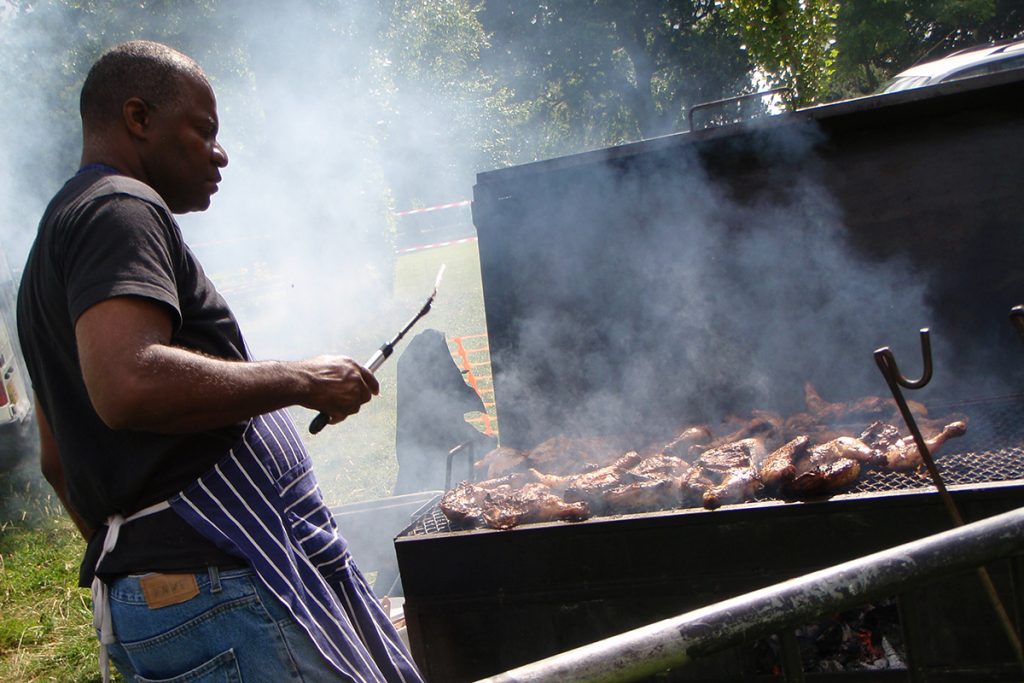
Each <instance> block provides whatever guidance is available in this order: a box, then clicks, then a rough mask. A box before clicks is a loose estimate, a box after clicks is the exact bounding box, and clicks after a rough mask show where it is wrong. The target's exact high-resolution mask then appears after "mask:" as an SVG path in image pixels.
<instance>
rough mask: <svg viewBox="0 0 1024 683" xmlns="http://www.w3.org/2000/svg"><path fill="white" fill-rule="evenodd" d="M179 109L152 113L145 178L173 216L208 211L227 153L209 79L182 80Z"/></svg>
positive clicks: (175, 107)
mask: <svg viewBox="0 0 1024 683" xmlns="http://www.w3.org/2000/svg"><path fill="white" fill-rule="evenodd" d="M183 80H184V82H183V84H182V88H183V91H184V95H183V97H182V98H181V102H180V103H179V104H177V105H169V106H165V107H153V108H151V110H150V114H151V118H150V133H151V137H150V143H151V144H150V145H148V147H147V150H146V155H145V159H144V162H143V163H144V167H145V172H146V180H147V182H148V183H149V184H150V186H152V187H153V189H154V190H156V191H157V192H158V193H159V194H160V196H161V197H163V199H164V201H165V202H167V206H169V207H170V209H171V211H173V212H174V213H187V212H189V211H204V210H206V209H207V208H209V206H210V197H211V195H213V193H214V192H216V191H217V183H219V182H220V169H222V168H224V167H225V166H227V165H228V155H227V153H226V152H225V151H224V148H223V147H221V146H220V144H218V142H217V131H218V126H219V122H218V119H217V101H216V99H215V98H214V96H213V91H212V90H211V89H210V86H209V85H208V84H207V83H205V82H204V81H200V80H197V79H192V78H184V77H183Z"/></svg>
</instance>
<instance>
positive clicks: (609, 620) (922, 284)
mask: <svg viewBox="0 0 1024 683" xmlns="http://www.w3.org/2000/svg"><path fill="white" fill-rule="evenodd" d="M1021 101H1024V79H1022V78H1021V76H1020V74H1019V73H1018V74H1016V75H1014V74H1013V73H1012V72H1011V73H1008V74H1000V75H995V76H992V77H986V78H984V79H977V80H974V81H969V82H961V83H956V84H949V85H944V86H940V87H937V88H929V89H922V90H918V91H908V92H905V93H899V94H896V95H891V96H884V97H875V98H867V99H863V100H856V101H850V102H843V103H838V104H834V105H829V106H825V107H820V108H817V109H813V110H805V111H800V112H796V113H792V114H787V115H783V116H778V117H773V118H771V119H769V120H767V121H764V122H761V123H759V124H756V125H753V124H752V125H742V126H729V127H725V128H719V129H712V130H705V131H698V132H695V133H690V134H682V135H677V136H670V137H667V138H660V139H656V140H651V141H646V142H643V143H637V144H633V145H626V146H623V147H618V148H613V149H608V150H599V151H595V152H591V153H587V154H581V155H577V156H573V157H566V158H561V159H554V160H551V161H547V162H540V163H536V164H529V165H526V166H521V167H515V168H509V169H503V170H499V171H494V172H491V173H484V174H481V175H479V176H478V179H477V186H476V188H475V197H474V200H475V201H474V221H475V223H476V226H477V231H478V236H479V245H480V255H481V272H482V277H483V282H484V297H485V304H486V308H487V322H488V332H489V336H490V346H491V353H492V362H493V365H494V376H495V393H496V397H497V401H498V406H499V410H500V420H501V423H500V424H501V437H502V443H503V444H504V445H508V446H513V447H518V448H530V447H532V446H534V445H536V444H537V443H539V442H540V441H542V440H543V439H545V438H548V437H551V436H554V435H556V434H560V433H567V434H581V435H601V434H616V433H622V432H623V431H624V430H634V431H638V432H642V433H643V432H650V433H654V432H655V431H656V430H657V429H658V428H659V425H664V424H665V422H666V421H669V420H674V421H676V422H678V421H679V420H680V419H681V418H684V417H685V418H687V419H689V420H691V421H692V422H694V423H698V422H703V421H713V420H715V419H716V418H721V417H723V416H725V415H726V414H728V413H735V414H746V413H748V412H749V411H751V410H755V409H766V410H773V411H777V412H779V413H782V414H791V413H793V412H798V411H799V409H800V405H799V404H800V401H801V398H802V391H801V387H802V384H803V383H804V382H812V383H813V384H814V385H815V386H816V387H817V388H818V389H819V391H820V393H821V394H822V396H825V397H827V398H828V399H830V400H834V401H839V400H852V399H855V398H858V397H860V396H864V395H885V394H886V393H887V389H886V386H885V383H884V381H883V380H882V379H881V377H880V375H879V373H878V370H877V368H876V367H875V365H874V362H873V359H872V357H871V353H872V351H873V350H874V349H875V348H877V347H879V346H882V345H891V346H892V347H893V348H894V350H895V351H896V353H897V354H898V355H899V356H900V357H901V358H909V359H913V358H914V356H915V353H916V351H915V349H916V346H917V339H916V335H917V330H918V329H919V328H920V327H922V326H929V327H930V328H931V330H932V339H933V346H934V349H935V373H934V379H933V380H932V382H931V384H930V385H929V386H928V387H927V388H926V389H924V390H922V391H920V392H916V395H915V396H913V398H914V399H915V400H920V401H922V402H923V403H925V405H927V406H928V408H929V411H930V412H931V414H933V415H936V416H938V415H942V414H944V413H945V412H950V413H959V414H963V415H966V416H967V417H968V420H969V429H968V433H967V435H966V436H964V437H962V439H960V440H958V441H953V442H950V444H948V445H947V448H946V449H945V450H944V451H942V452H940V453H939V454H938V457H937V463H938V466H939V468H940V470H941V472H942V476H943V479H944V481H945V483H946V486H947V487H948V488H949V489H950V491H951V493H952V495H953V497H954V499H955V500H956V503H957V505H958V506H959V507H960V509H961V511H962V513H963V516H964V518H965V519H966V520H967V521H968V522H970V521H975V520H979V519H982V518H985V517H988V516H991V515H993V514H996V513H999V512H1003V511H1006V510H1009V509H1013V508H1016V507H1019V506H1020V505H1021V504H1022V502H1024V426H1022V420H1021V418H1022V417H1024V397H1022V394H1024V381H1022V380H1024V376H1022V375H1024V349H1022V348H1021V344H1020V338H1019V337H1018V335H1017V332H1016V330H1015V329H1014V328H1013V326H1012V325H1011V324H1010V322H1009V320H1008V318H1007V314H1008V313H1009V312H1010V310H1011V308H1013V307H1014V306H1016V305H1018V304H1020V303H1021V298H1022V297H1024V287H1022V286H1021V285H1022V284H1024V281H1022V280H1024V270H1022V269H1021V267H1020V265H1019V264H1021V263H1024V193H1021V192H1020V190H1019V182H1020V178H1022V177H1024V155H1021V154H1020V150H1021V149H1024V115H1022V113H1021V109H1020V102H1021ZM794 221H796V222H800V221H803V222H805V223H806V224H807V225H809V226H810V228H809V229H806V230H804V232H802V233H801V232H800V231H797V232H793V231H788V230H787V229H788V227H789V226H790V225H791V224H792V223H793V222H794ZM832 226H840V229H839V233H838V236H837V237H835V239H834V240H833V241H832V242H831V243H830V245H831V246H833V247H834V246H835V245H837V244H838V245H839V248H840V251H839V253H840V254H841V255H842V259H840V260H841V261H842V264H844V265H847V266H851V267H852V268H853V269H854V271H853V275H854V276H855V277H853V278H851V274H850V273H846V272H844V273H836V275H835V276H836V277H837V278H840V279H841V282H843V283H844V284H845V286H844V287H836V288H835V290H834V291H832V290H831V289H830V287H829V283H828V282H825V281H821V280H820V278H821V277H822V273H823V272H825V271H826V270H827V268H824V267H822V265H821V263H820V262H819V263H818V264H817V268H818V271H817V272H818V274H817V275H815V276H814V277H810V278H808V275H807V273H808V271H809V270H813V268H808V267H807V264H808V263H809V262H810V261H813V258H811V257H812V256H813V254H809V253H808V251H809V250H810V249H811V246H809V245H808V244H805V243H792V239H793V236H794V235H796V237H797V238H799V239H804V238H807V236H808V235H810V236H811V237H813V235H814V234H817V232H818V231H819V228H820V231H821V232H825V233H827V232H828V231H829V230H830V229H831V227H832ZM776 233H778V234H779V235H782V236H786V239H788V240H790V242H787V241H786V240H782V244H781V245H779V244H773V242H772V240H771V239H770V238H771V237H772V236H773V235H775V234H776ZM677 238H678V239H677ZM751 244H753V245H755V246H756V249H749V250H747V251H758V252H765V251H768V250H772V249H774V251H773V252H772V258H771V259H770V260H769V261H768V263H770V264H774V266H775V270H773V271H772V273H771V276H770V277H765V278H764V280H763V281H760V280H754V281H752V280H751V278H750V275H751V273H750V270H751V263H754V264H755V266H756V267H757V268H759V267H761V266H763V265H764V264H763V263H760V262H757V261H756V259H755V260H753V261H752V260H750V259H752V258H754V256H757V254H754V255H753V256H751V254H749V253H747V251H745V248H746V246H748V245H751ZM709 245H710V246H717V247H719V248H721V247H723V246H725V247H726V250H725V251H722V250H721V249H720V250H719V251H717V252H716V251H707V249H708V247H709ZM730 250H731V251H730ZM745 259H746V260H745ZM609 263H611V264H612V265H613V267H612V268H611V269H610V270H609V269H608V268H607V266H608V264H609ZM709 263H710V264H713V267H709V268H705V265H706V264H709ZM716 264H717V265H716ZM811 265H812V266H814V264H813V263H811ZM694 272H699V273H701V274H702V276H701V277H694V276H693V274H694ZM705 275H706V277H705ZM733 275H735V280H731V279H730V278H732V276H733ZM815 278H819V279H815ZM843 278H846V279H843ZM608 285H612V286H608ZM733 285H735V286H733ZM769 285H770V286H769ZM709 287H711V288H713V291H711V292H705V291H703V289H707V288H709ZM702 288H703V289H702ZM772 289H774V292H772V291H768V290H772ZM808 289H809V290H812V292H811V294H812V295H811V296H810V298H809V299H806V300H805V299H801V298H800V297H802V296H803V295H804V292H805V290H808ZM693 292H696V293H698V294H699V296H697V295H694V294H692V293H693ZM773 294H774V295H775V296H776V297H777V298H775V299H773V298H772V295H773ZM914 302H916V303H917V305H915V306H912V307H911V306H908V304H909V303H914ZM751 303H753V305H749V304H751ZM838 307H844V308H842V314H841V315H835V311H836V310H837V308H838ZM765 309H767V310H768V312H769V313H770V315H769V316H766V317H760V316H758V315H757V312H758V310H765ZM791 309H792V313H793V317H792V319H791V320H789V319H782V316H783V314H785V313H787V312H788V311H790V310H791ZM816 320H821V321H822V325H821V327H820V329H819V328H816V327H815V326H814V324H813V323H814V322H815V321H816ZM847 323H849V324H848V325H847ZM670 351H674V352H670ZM904 363H906V365H908V366H909V367H906V368H905V370H907V371H908V372H909V373H914V372H916V370H915V368H914V367H912V366H913V363H912V362H908V361H904ZM950 527H951V522H950V521H949V517H948V515H947V514H946V512H945V510H944V509H943V506H942V504H941V503H940V502H939V500H938V497H937V495H936V493H935V492H934V489H933V488H932V487H931V486H930V484H929V482H928V480H927V478H925V477H922V476H921V475H919V474H917V473H902V474H898V473H884V474H880V473H874V474H872V475H870V476H868V477H865V478H863V479H862V480H861V481H860V482H859V483H858V484H857V485H856V487H854V488H853V489H852V490H850V491H849V492H847V493H843V494H841V495H836V496H833V497H831V498H829V499H826V500H819V501H812V502H801V503H787V502H783V501H779V500H774V499H761V500H757V501H754V502H750V503H746V504H740V505H731V506H725V507H723V508H721V509H718V510H715V511H706V510H703V509H683V510H670V511H662V512H655V513H645V514H630V515H620V516H613V517H601V518H592V519H590V520H587V521H585V522H580V523H573V524H570V523H551V524H533V525H526V526H523V527H519V528H516V529H512V530H510V531H492V530H454V529H452V528H451V527H450V526H449V525H448V524H447V520H446V519H445V518H444V517H443V515H442V514H441V513H440V511H439V510H436V509H434V510H432V511H429V512H427V514H426V515H425V516H424V517H422V518H421V519H419V520H417V522H416V523H414V524H413V525H412V526H411V527H410V528H409V529H407V530H406V531H405V532H403V533H402V534H401V535H399V537H398V538H397V539H396V551H397V555H398V560H399V566H400V569H401V573H402V579H403V584H404V589H405V599H406V602H405V614H406V619H407V624H408V627H409V635H410V640H411V644H412V649H413V654H414V655H415V657H416V658H417V661H418V662H419V663H420V665H421V667H422V668H423V669H424V671H425V673H426V675H427V676H428V678H430V679H431V680H436V681H446V682H448V681H451V682H458V681H465V680H474V679H476V678H480V677H484V676H487V675H491V674H494V673H497V672H500V671H503V670H506V669H509V668H512V667H515V666H519V665H522V664H525V663H527V662H530V661H534V660H537V659H540V658H543V657H546V656H549V655H552V654H555V653H558V652H561V651H565V650H568V649H570V648H573V647H576V646H579V645H582V644H584V643H588V642H591V641H595V640H598V639H600V638H603V637H606V636H609V635H612V634H615V633H619V632H622V631H625V630H627V629H630V628H635V627H638V626H641V625H644V624H647V623H650V622H652V621H655V620H658V619H662V618H666V617H669V616H673V615H676V614H680V613H682V612H684V611H686V610H688V609H693V608H696V607H700V606H703V605H706V604H710V603H712V602H716V601H719V600H722V599H724V598H728V597H732V596H734V595H739V594H741V593H744V592H746V591H750V590H754V589H757V588H761V587H764V586H767V585H770V584H772V583H775V582H778V581H781V580H785V579H788V578H791V577H794V576H798V575H802V574H805V573H807V572H810V571H813V570H817V569H821V568H824V567H828V566H831V565H834V564H837V563H840V562H843V561H847V560H850V559H853V558H856V557H860V556H862V555H865V554H868V553H871V552H876V551H879V550H882V549H885V548H889V547H892V546H894V545H897V544H899V543H904V542H907V541H910V540H913V539H916V538H920V537H922V536H925V535H928V534H932V533H937V532H939V531H943V530H945V529H949V528H950ZM988 570H989V573H990V574H991V576H992V579H993V581H994V583H995V585H996V588H997V589H998V590H999V592H1000V595H1001V596H1002V600H1003V602H1004V603H1005V604H1006V605H1007V608H1008V610H1009V611H1010V613H1011V615H1014V618H1015V619H1019V615H1020V614H1024V612H1022V608H1024V600H1022V595H1024V593H1022V592H1021V586H1024V584H1022V583H1021V581H1024V564H1022V563H1021V562H1020V561H1019V560H1016V559H1015V560H1013V561H1003V562H1000V563H996V564H993V565H992V566H989V567H988ZM900 621H901V622H902V625H903V628H904V629H905V633H906V634H907V641H908V642H907V646H908V652H907V653H906V657H907V666H908V669H909V670H910V673H908V672H907V671H897V672H892V671H890V672H879V671H872V672H870V673H867V674H863V676H865V677H862V678H856V676H857V674H856V673H851V672H846V673H844V674H842V676H844V678H842V680H924V679H925V678H926V677H927V680H930V681H931V680H965V678H964V677H965V676H966V677H968V678H967V679H976V678H984V679H985V680H1016V679H1017V678H1019V674H1015V673H1012V672H1013V671H1014V669H1013V653H1012V649H1011V647H1010V645H1009V644H1008V643H1007V641H1006V638H1005V637H1004V635H1003V634H1002V632H1001V631H1000V629H999V626H998V624H997V621H996V619H995V618H994V617H993V615H992V608H991V604H990V603H989V601H988V600H987V599H986V596H985V594H984V592H983V590H982V588H981V586H980V585H979V583H978V581H977V576H976V575H975V574H974V573H968V574H964V575H958V576H953V577H949V578H948V579H944V580H943V581H941V582H938V583H934V584H929V585H927V586H921V587H920V590H916V591H912V592H911V593H909V594H906V595H902V596H900ZM754 659H755V655H754V649H753V648H752V647H746V646H745V647H737V648H733V649H732V650H730V651H729V652H727V653H725V654H722V655H718V656H713V657H709V658H708V659H707V660H705V661H703V662H696V663H695V665H694V666H690V667H687V668H686V670H685V671H680V672H677V673H675V674H673V678H671V679H669V680H713V681H733V680H761V679H763V680H781V679H779V678H775V679H772V677H771V676H770V675H768V674H764V673H763V671H761V669H759V664H758V663H757V662H755V661H754ZM838 675H839V674H837V676H838ZM821 676H822V677H827V676H826V675H824V674H821ZM908 676H909V677H910V678H908ZM1014 676H1016V677H1017V678H1014ZM808 680H815V679H814V678H809V679H808Z"/></svg>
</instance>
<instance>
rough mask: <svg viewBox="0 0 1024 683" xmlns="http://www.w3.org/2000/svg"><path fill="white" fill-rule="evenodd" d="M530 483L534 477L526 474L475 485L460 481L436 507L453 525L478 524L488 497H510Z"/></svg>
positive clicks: (481, 518)
mask: <svg viewBox="0 0 1024 683" xmlns="http://www.w3.org/2000/svg"><path fill="white" fill-rule="evenodd" d="M531 481H534V477H532V476H530V475H527V474H512V475H508V476H504V477H499V478H497V479H488V480H486V481H481V482H477V483H476V484H471V483H469V482H468V481H462V482H459V483H458V484H457V485H456V486H455V488H453V489H451V490H450V491H448V492H447V493H445V494H444V496H442V497H441V502H440V503H439V504H438V507H440V508H441V512H443V513H444V516H445V517H447V518H448V520H449V521H450V522H452V523H453V524H456V525H459V526H463V525H470V524H478V523H480V522H481V521H482V520H483V508H484V505H485V504H486V502H487V499H488V497H489V496H507V495H510V494H511V493H512V492H514V491H515V490H517V489H519V488H520V487H522V486H525V485H526V484H528V483H530V482H531Z"/></svg>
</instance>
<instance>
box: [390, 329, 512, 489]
mask: <svg viewBox="0 0 1024 683" xmlns="http://www.w3.org/2000/svg"><path fill="white" fill-rule="evenodd" d="M472 411H480V412H484V403H483V401H482V400H481V398H480V395H479V394H477V393H476V390H475V389H473V388H472V387H471V386H469V385H468V384H466V380H465V379H463V376H462V371H461V370H459V367H458V366H457V365H456V364H455V360H454V359H453V358H452V355H451V351H449V350H448V342H447V341H446V340H445V336H444V334H443V333H442V332H439V331H438V330H424V331H423V332H420V333H419V334H418V335H416V336H415V337H413V338H412V340H411V341H410V342H409V345H408V346H407V347H406V348H405V351H404V352H403V353H402V355H401V357H399V359H398V428H397V433H396V436H395V453H396V455H397V457H398V480H397V481H396V482H395V490H394V495H401V494H403V493H413V492H417V491H430V490H437V489H443V488H444V486H445V468H446V465H447V460H448V453H449V451H451V450H452V449H453V448H455V447H456V446H459V445H460V444H467V445H468V446H469V447H471V448H475V449H476V456H477V457H479V456H482V455H483V454H484V453H486V452H488V451H490V450H491V449H492V448H494V447H495V446H496V445H497V440H496V439H495V438H494V437H490V436H487V435H485V434H483V433H482V432H480V431H479V430H478V429H476V428H475V427H474V426H473V425H471V424H469V423H468V422H466V419H465V414H466V413H468V412H472ZM465 457H469V455H468V454H467V455H466V456H465ZM464 463H465V460H464V458H463V456H462V455H457V456H456V459H455V462H454V463H453V465H452V471H453V474H452V479H453V480H456V481H457V480H461V479H464V478H465V476H463V475H459V474H456V473H458V472H460V471H465V467H466V466H465V465H464Z"/></svg>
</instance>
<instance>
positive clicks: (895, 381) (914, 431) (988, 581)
mask: <svg viewBox="0 0 1024 683" xmlns="http://www.w3.org/2000/svg"><path fill="white" fill-rule="evenodd" d="M1010 319H1011V320H1012V321H1013V323H1014V325H1016V326H1017V329H1018V331H1020V333H1021V336H1022V337H1024V306H1017V307H1015V308H1014V309H1013V311H1011V313H1010ZM921 356H922V359H923V361H924V373H923V374H922V375H921V378H920V379H917V380H910V379H907V378H906V377H904V376H903V375H902V374H901V373H900V370H899V367H898V366H897V365H896V357H895V356H893V353H892V351H891V350H890V349H889V347H888V346H886V347H883V348H880V349H878V350H877V351H875V362H876V363H877V364H878V368H879V369H880V370H881V371H882V376H883V377H885V381H886V383H888V385H889V389H890V390H891V391H892V397H893V399H895V401H896V405H897V406H898V407H899V410H900V414H901V415H902V416H903V421H904V422H905V423H906V425H907V429H909V430H910V435H911V436H912V437H913V439H914V445H916V446H917V450H918V452H919V453H920V454H921V460H923V461H924V465H925V467H926V468H927V469H928V474H929V475H931V478H932V482H933V483H934V484H935V488H936V489H937V490H938V493H939V498H940V500H941V501H942V503H943V504H944V505H945V506H946V511H947V512H948V513H949V516H950V518H951V519H952V520H953V523H954V524H955V525H956V526H963V524H964V519H963V515H961V514H960V509H959V508H958V507H957V505H956V502H955V501H954V500H953V496H951V495H950V493H949V491H948V490H947V489H946V485H945V484H944V483H943V481H942V475H941V474H940V473H939V468H938V467H937V466H936V465H935V460H934V459H933V458H932V454H931V452H930V451H929V450H928V444H927V443H926V442H925V440H924V436H923V435H922V434H921V430H920V428H919V427H918V426H917V421H916V420H914V416H913V414H912V413H911V412H910V407H909V406H908V405H907V401H906V399H905V398H904V397H903V392H902V391H900V387H901V386H902V387H905V388H907V389H921V388H922V387H924V386H925V385H926V384H928V382H929V381H931V378H932V345H931V340H930V339H929V337H928V328H927V327H925V328H922V330H921ZM977 573H978V578H979V579H980V580H981V583H982V586H983V587H984V589H985V592H986V593H987V594H988V597H989V600H990V601H991V603H992V606H993V608H994V609H995V611H996V615H997V618H998V619H999V621H1000V623H1001V624H1002V626H1003V630H1004V631H1005V632H1006V636H1007V638H1008V639H1009V641H1010V644H1011V645H1012V646H1013V650H1014V653H1015V654H1016V655H1017V661H1018V662H1019V663H1020V664H1021V666H1022V668H1024V646H1022V645H1021V641H1020V638H1019V636H1018V635H1017V631H1016V628H1015V627H1014V625H1013V622H1011V621H1010V617H1009V613H1008V612H1007V611H1006V607H1005V606H1004V605H1003V601H1002V600H1001V599H1000V597H999V593H997V592H996V589H995V584H993V583H992V577H991V576H989V573H988V570H987V569H985V567H978V569H977Z"/></svg>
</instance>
